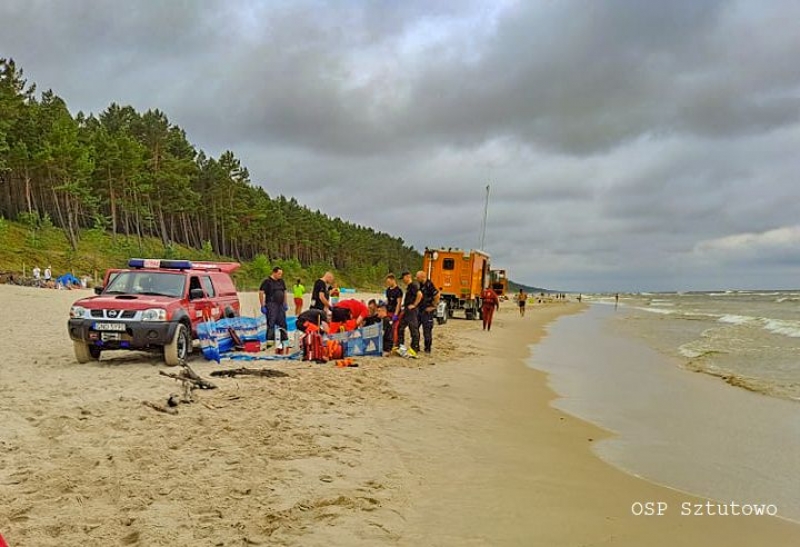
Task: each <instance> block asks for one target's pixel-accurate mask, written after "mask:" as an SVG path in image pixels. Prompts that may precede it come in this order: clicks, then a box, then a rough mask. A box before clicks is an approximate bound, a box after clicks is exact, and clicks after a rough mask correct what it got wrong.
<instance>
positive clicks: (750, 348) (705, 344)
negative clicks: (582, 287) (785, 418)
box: [589, 291, 800, 401]
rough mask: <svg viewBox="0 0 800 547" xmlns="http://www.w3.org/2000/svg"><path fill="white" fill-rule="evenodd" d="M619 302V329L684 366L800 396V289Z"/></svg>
mask: <svg viewBox="0 0 800 547" xmlns="http://www.w3.org/2000/svg"><path fill="white" fill-rule="evenodd" d="M589 300H590V301H591V300H594V301H597V302H601V303H610V304H614V299H613V298H608V297H594V299H592V298H591V297H590V298H589ZM619 308H624V309H625V310H626V311H628V312H629V313H626V314H624V315H622V314H618V315H617V317H618V318H619V319H620V320H618V321H616V328H618V329H619V330H620V331H622V332H625V333H627V334H632V335H635V336H638V337H642V338H644V339H645V340H646V341H647V343H648V344H649V345H651V346H653V347H654V348H656V349H657V350H658V351H660V352H661V353H664V354H665V355H667V356H669V357H673V358H675V359H676V360H677V362H678V363H679V364H680V366H682V367H684V368H687V369H690V370H694V371H697V372H703V373H706V374H710V375H713V376H717V377H719V378H722V379H724V380H725V381H727V382H728V383H730V384H732V385H735V386H738V387H741V388H745V389H749V390H752V391H757V392H759V393H763V394H766V395H769V396H773V397H782V398H788V399H795V400H798V401H800V291H719V292H705V293H692V292H687V293H653V294H649V293H646V294H636V295H621V297H620V301H619ZM622 319H624V320H622Z"/></svg>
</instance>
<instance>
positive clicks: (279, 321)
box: [258, 266, 289, 342]
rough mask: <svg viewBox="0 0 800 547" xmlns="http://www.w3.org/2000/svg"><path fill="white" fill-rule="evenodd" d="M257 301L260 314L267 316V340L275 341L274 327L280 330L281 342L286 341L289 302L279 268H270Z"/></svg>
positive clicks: (287, 337) (281, 270) (287, 336)
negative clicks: (270, 271)
mask: <svg viewBox="0 0 800 547" xmlns="http://www.w3.org/2000/svg"><path fill="white" fill-rule="evenodd" d="M258 299H259V301H260V302H261V313H263V314H265V315H266V316H267V340H274V339H275V327H278V328H279V329H280V330H281V336H280V339H281V342H283V341H284V340H288V339H289V335H288V333H287V328H288V327H287V326H286V310H288V309H289V300H288V295H287V293H286V283H284V281H283V269H282V268H281V267H279V266H275V267H274V268H272V274H271V275H270V276H269V277H268V278H266V279H265V280H264V281H263V282H262V283H261V287H260V288H259V289H258Z"/></svg>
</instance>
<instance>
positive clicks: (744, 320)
mask: <svg viewBox="0 0 800 547" xmlns="http://www.w3.org/2000/svg"><path fill="white" fill-rule="evenodd" d="M757 320H758V319H757V318H755V317H750V316H748V315H732V314H729V315H723V316H722V317H720V318H719V319H717V321H719V322H720V323H730V324H732V325H747V324H748V323H752V322H754V321H757Z"/></svg>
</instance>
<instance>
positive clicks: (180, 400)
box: [144, 364, 217, 415]
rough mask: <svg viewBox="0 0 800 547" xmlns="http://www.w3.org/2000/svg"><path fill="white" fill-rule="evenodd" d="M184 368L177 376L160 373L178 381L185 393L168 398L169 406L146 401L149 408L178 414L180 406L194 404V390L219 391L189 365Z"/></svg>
mask: <svg viewBox="0 0 800 547" xmlns="http://www.w3.org/2000/svg"><path fill="white" fill-rule="evenodd" d="M181 366H182V367H183V368H182V370H181V371H180V372H179V373H177V374H175V373H173V372H164V371H163V370H160V371H158V373H159V374H160V375H161V376H166V377H167V378H172V379H173V380H178V381H179V382H180V383H181V387H182V389H183V393H182V394H181V395H178V394H177V393H172V394H170V396H169V397H168V398H167V404H166V405H161V404H158V403H151V402H150V401H144V404H145V405H146V406H149V407H150V408H152V409H153V410H157V411H159V412H163V413H165V414H173V415H174V414H177V413H178V409H177V408H176V407H177V406H178V405H180V404H189V403H193V402H194V397H192V390H195V389H217V386H216V385H215V384H213V383H212V382H209V381H208V380H205V379H203V378H201V377H200V376H199V375H198V374H197V373H196V372H195V371H194V370H192V368H191V367H190V366H189V365H186V364H184V365H181Z"/></svg>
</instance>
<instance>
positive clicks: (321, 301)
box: [311, 272, 333, 311]
mask: <svg viewBox="0 0 800 547" xmlns="http://www.w3.org/2000/svg"><path fill="white" fill-rule="evenodd" d="M331 283H333V274H332V273H331V272H325V275H323V276H322V277H320V278H319V279H317V280H316V281H315V282H314V288H313V289H311V307H312V308H314V309H315V310H325V311H330V309H331V296H330V290H329V289H328V287H330V284H331Z"/></svg>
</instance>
